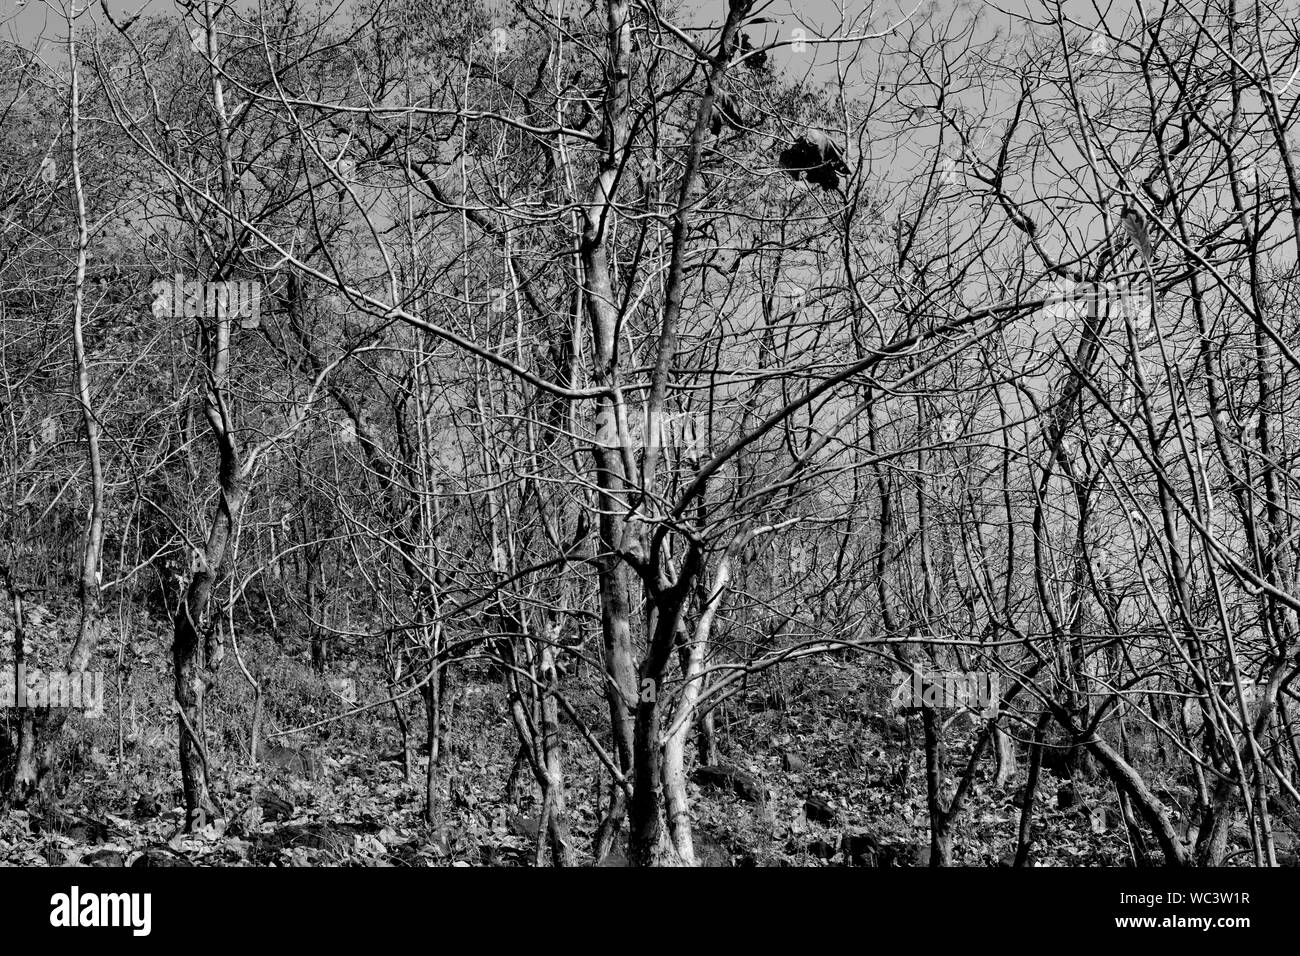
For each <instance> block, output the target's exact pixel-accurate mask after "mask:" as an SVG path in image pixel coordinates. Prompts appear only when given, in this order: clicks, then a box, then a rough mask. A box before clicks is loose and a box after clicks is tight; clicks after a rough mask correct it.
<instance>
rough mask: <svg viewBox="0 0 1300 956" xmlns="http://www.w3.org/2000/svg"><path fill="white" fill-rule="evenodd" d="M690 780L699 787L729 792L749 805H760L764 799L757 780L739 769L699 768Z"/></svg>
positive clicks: (722, 766) (720, 765)
mask: <svg viewBox="0 0 1300 956" xmlns="http://www.w3.org/2000/svg"><path fill="white" fill-rule="evenodd" d="M692 779H694V780H695V782H696V783H698V784H699V785H700V786H709V787H716V788H718V789H719V790H729V791H731V792H732V793H734V794H736V796H738V797H740V798H741V799H742V800H748V801H750V802H751V803H762V802H764V799H765V797H766V794H765V793H764V792H763V787H762V786H761V785H760V784H759V782H758V780H757V779H755V777H754V776H753V775H752V774H748V773H746V772H745V771H743V770H741V769H740V768H739V767H728V766H726V765H724V764H717V765H714V766H710V767H700V768H698V769H697V770H696V771H695V773H694V775H693V778H692Z"/></svg>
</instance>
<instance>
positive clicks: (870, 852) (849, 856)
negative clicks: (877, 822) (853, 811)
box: [840, 833, 880, 866]
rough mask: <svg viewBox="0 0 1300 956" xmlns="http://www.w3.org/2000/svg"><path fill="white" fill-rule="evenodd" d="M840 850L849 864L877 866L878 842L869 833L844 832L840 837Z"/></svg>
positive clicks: (878, 856) (878, 855)
mask: <svg viewBox="0 0 1300 956" xmlns="http://www.w3.org/2000/svg"><path fill="white" fill-rule="evenodd" d="M840 852H842V853H843V854H844V862H845V863H847V864H848V865H849V866H878V865H879V858H880V843H879V841H877V840H876V838H875V836H873V835H872V834H870V833H845V834H843V835H842V836H841V837H840Z"/></svg>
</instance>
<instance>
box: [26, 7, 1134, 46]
mask: <svg viewBox="0 0 1300 956" xmlns="http://www.w3.org/2000/svg"><path fill="white" fill-rule="evenodd" d="M68 2H69V0H0V37H3V38H4V39H6V40H9V41H11V42H16V43H19V44H22V45H23V46H28V45H30V44H32V43H33V41H34V40H36V39H37V38H38V37H42V36H44V37H46V38H47V40H50V41H53V42H59V39H60V38H61V37H62V36H63V34H64V29H65V28H64V27H63V20H64V12H63V11H64V9H65V8H66V4H67V3H68ZM104 2H106V3H107V5H108V8H109V10H110V12H111V13H112V15H113V17H114V18H115V19H118V20H122V19H123V18H127V17H130V16H133V15H135V14H136V13H141V12H143V13H146V14H150V15H155V14H164V15H171V16H180V14H181V11H182V9H183V7H182V5H181V4H180V3H178V2H177V0H104ZM335 2H338V3H340V4H341V5H342V6H344V7H346V6H347V5H348V4H349V3H350V0H335ZM430 2H432V0H430ZM500 2H501V4H502V6H504V7H507V8H508V7H509V6H510V4H509V3H508V0H500ZM566 2H570V0H566ZM579 2H583V0H579ZM980 2H981V3H982V5H983V6H984V7H985V15H986V18H987V19H986V20H985V23H984V25H983V26H982V27H981V29H982V30H986V31H991V30H992V29H993V28H994V27H995V26H997V25H1003V26H1007V25H1010V24H1012V23H1013V14H1016V15H1018V14H1023V13H1026V12H1028V9H1030V8H1039V7H1040V3H1039V2H1038V0H1006V2H993V0H980ZM1135 2H1137V0H1120V2H1117V3H1111V4H1110V5H1109V7H1110V9H1111V10H1112V15H1126V14H1128V13H1129V12H1131V9H1132V6H1133V4H1134V3H1135ZM1147 2H1152V0H1147ZM100 3H101V0H89V2H87V0H79V2H78V3H77V6H78V9H82V10H86V13H85V14H84V16H86V17H89V18H90V19H91V20H92V21H97V22H102V21H103V15H102V13H101V11H100ZM239 5H240V6H243V5H244V4H239ZM250 5H251V4H250ZM955 6H956V4H955V3H953V2H951V0H947V2H944V0H939V2H935V0H921V2H916V0H901V2H900V0H880V2H876V3H868V2H867V0H768V2H766V3H764V2H763V0H759V3H758V4H757V6H756V8H755V9H756V13H757V15H761V16H765V17H768V18H772V19H775V20H778V21H779V22H780V26H778V25H776V24H772V25H769V26H768V27H767V28H765V29H766V30H769V31H772V30H779V29H781V28H784V29H787V30H794V29H796V28H800V27H801V26H802V27H803V28H805V29H806V28H809V27H811V28H813V29H816V28H818V27H821V28H823V29H827V28H830V27H833V26H834V25H835V24H838V23H840V22H842V20H846V19H847V20H850V21H855V20H859V19H861V18H863V17H864V16H865V17H866V18H867V21H868V22H869V23H871V24H872V25H873V26H875V25H879V24H881V23H886V22H891V21H895V20H898V19H900V18H901V17H902V16H903V15H904V14H905V13H913V16H914V17H927V16H928V17H935V16H941V17H945V18H946V17H947V16H948V15H949V14H950V13H951V11H952V9H953V8H954V7H955ZM1063 6H1064V8H1065V9H1066V11H1067V12H1068V13H1069V14H1071V15H1072V16H1075V17H1077V18H1078V19H1080V20H1082V21H1084V22H1095V20H1096V19H1097V14H1096V12H1095V8H1094V5H1093V3H1092V0H1066V2H1065V3H1064V4H1063ZM1101 6H1103V7H1105V6H1106V4H1101ZM686 7H687V9H688V10H689V11H691V13H690V14H689V16H690V20H689V24H688V25H695V26H699V27H705V26H707V25H709V24H716V23H720V22H721V19H722V17H723V16H725V13H726V3H725V0H686ZM87 8H89V9H87ZM913 11H915V12H913ZM83 22H84V21H83ZM812 35H814V36H815V35H816V34H815V33H814V34H812ZM975 38H976V39H978V38H979V37H978V36H977V37H975Z"/></svg>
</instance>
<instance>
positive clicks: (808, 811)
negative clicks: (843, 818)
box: [803, 797, 840, 827]
mask: <svg viewBox="0 0 1300 956" xmlns="http://www.w3.org/2000/svg"><path fill="white" fill-rule="evenodd" d="M803 812H804V816H806V817H807V818H808V819H809V820H810V821H811V822H813V823H823V824H825V825H826V826H828V827H830V826H834V825H835V824H836V822H837V821H838V820H839V818H840V813H839V811H838V810H837V809H836V808H835V806H834V804H832V803H831V802H830V801H829V800H823V799H822V798H821V797H809V798H808V799H807V800H805V801H804V804H803Z"/></svg>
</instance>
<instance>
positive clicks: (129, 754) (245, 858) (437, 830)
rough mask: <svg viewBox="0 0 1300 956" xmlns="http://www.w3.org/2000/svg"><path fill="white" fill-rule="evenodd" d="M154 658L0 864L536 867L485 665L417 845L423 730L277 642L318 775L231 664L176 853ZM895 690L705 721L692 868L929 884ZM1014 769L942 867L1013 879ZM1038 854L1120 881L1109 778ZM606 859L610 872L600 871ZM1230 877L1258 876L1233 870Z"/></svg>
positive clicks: (155, 628)
mask: <svg viewBox="0 0 1300 956" xmlns="http://www.w3.org/2000/svg"><path fill="white" fill-rule="evenodd" d="M58 617H59V615H58V614H57V613H53V612H49V611H48V610H46V611H45V612H44V613H42V612H41V611H40V610H37V611H36V613H35V614H34V615H32V618H34V620H35V626H34V628H33V631H34V636H33V644H34V645H35V646H34V648H33V650H34V651H37V652H39V650H40V649H41V648H40V645H41V644H42V643H43V640H42V631H43V630H44V631H45V632H46V633H45V634H44V637H45V638H46V639H49V640H52V639H53V637H54V632H56V631H57V630H59V626H58V625H59V622H58ZM0 630H3V622H0ZM4 637H5V635H3V634H0V639H3V638H4ZM166 637H167V635H166V633H165V628H164V627H163V626H162V625H159V624H157V623H153V624H148V623H147V622H146V626H145V627H143V628H142V627H140V626H139V625H137V626H136V627H135V628H133V638H132V640H131V641H129V642H128V643H127V644H126V645H124V646H123V647H122V654H121V656H120V657H119V660H120V662H121V666H122V667H123V670H124V672H125V673H126V678H125V680H124V681H123V688H124V689H123V690H122V692H121V695H120V696H119V694H118V693H117V689H116V681H115V678H114V677H113V676H112V675H107V676H106V681H107V684H108V689H107V693H106V700H105V705H104V711H105V716H104V719H102V720H94V721H92V720H83V719H81V718H76V719H74V720H73V721H72V722H70V727H69V730H68V732H67V734H66V740H65V741H64V744H63V746H62V748H61V750H60V760H59V765H58V768H57V773H56V778H55V781H54V783H55V786H54V788H53V789H54V790H56V791H58V792H60V793H61V796H60V797H59V798H57V799H41V800H38V801H35V802H33V803H32V804H30V805H29V806H28V807H27V808H26V809H23V810H17V809H10V810H7V811H0V863H5V864H11V865H24V866H31V865H37V866H40V865H47V864H48V865H96V866H130V865H137V866H150V865H152V866H160V865H161V866H167V865H176V866H186V865H202V866H248V865H287V866H322V865H359V866H480V865H531V863H532V861H533V859H534V856H535V853H536V830H537V825H538V824H537V821H538V794H537V788H535V787H533V786H530V784H531V778H530V777H529V774H528V771H527V768H524V770H523V771H522V773H521V774H520V780H521V781H522V784H521V785H515V786H511V787H510V791H511V792H509V793H508V792H507V784H508V781H509V778H510V776H511V770H512V767H513V765H514V760H515V755H516V753H517V750H518V742H517V739H516V737H515V735H514V732H513V730H512V728H511V726H510V725H509V724H508V722H507V721H506V720H505V719H503V715H505V714H507V713H508V706H507V700H506V692H505V689H504V687H503V685H502V682H501V680H500V679H492V678H490V677H489V675H488V674H487V672H486V671H485V670H484V669H483V668H482V667H481V666H477V665H462V666H458V667H457V668H456V669H455V671H454V674H455V678H454V683H453V687H454V694H455V697H454V700H455V706H454V709H453V711H452V717H451V725H450V728H449V731H448V734H447V739H446V744H447V747H446V754H445V760H444V762H443V766H442V767H441V768H440V771H439V785H440V786H439V789H440V793H441V801H440V811H441V817H442V823H441V825H440V826H438V827H430V826H428V825H426V824H425V823H424V821H423V811H424V775H425V768H426V765H427V758H426V757H423V756H421V755H420V754H419V753H418V749H417V748H416V746H415V742H416V741H417V740H419V739H422V737H423V721H422V719H421V718H419V714H420V713H421V709H420V708H419V707H418V706H412V707H411V708H410V713H411V715H412V716H413V717H415V718H416V719H415V720H414V721H413V733H412V766H411V767H410V772H409V774H406V773H404V772H403V767H402V761H401V758H400V753H401V747H400V738H399V736H398V732H397V730H396V721H395V719H394V714H393V709H392V707H391V706H388V707H384V708H376V709H372V710H369V711H367V712H365V713H362V714H359V715H355V716H347V717H338V715H341V714H344V713H345V712H346V711H348V710H349V709H350V707H349V705H348V704H347V703H345V702H344V701H342V700H340V699H339V698H338V696H337V694H334V693H332V692H331V688H330V685H329V683H328V681H326V680H324V679H322V678H321V677H319V676H317V675H315V674H314V673H313V672H312V671H311V670H310V669H309V668H308V667H307V666H306V664H305V662H304V661H303V660H302V659H301V657H302V654H301V652H300V651H294V650H293V649H289V651H290V652H289V653H286V652H285V651H286V648H284V647H281V646H278V645H275V644H273V643H271V642H269V641H265V642H262V644H264V645H265V646H259V644H258V642H256V641H253V640H248V641H244V642H241V643H242V644H243V645H246V646H241V651H242V653H243V655H244V657H245V660H251V659H257V660H271V659H276V660H277V663H276V664H275V666H272V667H268V668H267V669H266V670H265V671H264V672H263V673H262V681H263V687H264V700H265V702H266V704H265V715H264V726H265V727H266V730H267V732H274V731H282V730H286V729H289V728H293V727H301V726H304V725H307V724H313V723H316V722H318V721H322V720H326V719H327V718H331V717H337V718H338V719H333V720H329V721H328V722H327V723H325V724H324V726H323V727H321V728H318V729H317V730H316V731H314V732H313V733H312V734H310V735H308V734H302V735H298V736H296V737H291V738H279V739H277V743H279V744H286V745H289V746H292V747H295V748H301V750H299V751H298V752H299V753H302V754H304V755H310V759H304V760H302V761H298V760H283V759H282V760H280V761H278V764H279V765H278V766H277V765H276V763H275V762H262V763H258V764H254V763H253V762H252V761H251V760H250V759H249V756H248V740H249V731H250V726H249V723H250V716H251V714H252V710H253V708H252V694H251V689H250V687H249V686H248V684H247V683H246V681H245V680H244V678H243V677H242V675H241V674H240V672H239V670H238V668H237V666H236V665H235V663H234V661H233V660H231V661H228V662H227V666H226V667H225V668H224V670H223V673H222V681H221V684H220V687H219V689H218V690H217V691H216V692H215V693H214V694H213V695H212V696H211V697H210V699H209V724H208V728H207V729H208V739H209V748H210V753H211V756H212V760H213V763H214V769H213V773H212V785H213V789H214V793H215V795H216V797H217V799H218V800H219V801H220V804H221V809H222V811H223V813H222V816H221V817H220V819H218V820H216V821H214V822H213V823H211V824H209V825H208V826H206V827H204V828H203V829H202V830H200V831H199V832H196V833H191V834H184V833H181V832H180V831H181V824H182V822H183V801H182V795H181V789H180V778H179V772H178V770H177V767H176V730H175V725H174V722H173V720H172V719H171V718H170V714H171V707H170V696H169V695H170V669H169V667H168V656H167V653H166ZM110 646H111V645H110ZM228 656H232V655H229V652H228ZM110 663H112V662H111V661H110ZM2 665H3V660H0V666H2ZM351 673H352V676H353V680H354V681H355V684H356V686H357V687H358V688H359V697H360V702H361V703H362V704H364V703H365V702H366V701H367V700H368V699H369V700H378V699H382V698H384V697H385V696H387V695H386V691H385V688H384V683H383V681H382V680H381V679H379V675H378V673H377V669H375V673H370V674H367V672H366V669H365V668H361V669H359V670H358V669H353V670H352V672H351ZM368 678H373V682H372V683H369V684H368V683H367V679H368ZM892 679H893V675H892V674H891V673H890V672H889V671H888V669H882V668H880V667H879V666H877V665H872V664H868V663H866V662H863V661H861V660H852V661H842V662H841V661H823V662H819V663H804V664H800V665H798V666H797V667H795V666H792V667H790V668H789V669H788V670H786V671H785V672H784V673H783V674H782V675H781V678H780V681H779V683H778V682H777V681H774V680H770V679H765V680H763V681H761V682H758V683H756V684H754V685H753V686H752V687H751V688H750V689H749V690H748V692H747V693H745V694H744V695H742V696H741V697H739V698H737V699H733V700H732V701H731V702H730V703H729V704H728V705H727V706H726V707H725V708H723V709H722V710H721V711H720V712H719V713H718V715H717V734H718V745H719V751H720V759H719V761H718V766H717V767H714V768H706V769H701V768H698V767H694V768H692V769H693V773H692V781H691V783H690V796H691V805H692V808H693V812H694V815H695V818H694V834H695V845H696V853H697V857H698V858H699V859H700V861H701V863H703V864H707V865H713V866H835V865H848V864H853V863H859V864H861V863H868V864H875V865H894V866H918V865H925V864H926V863H927V862H928V857H929V837H928V817H927V812H926V794H925V779H924V752H923V750H922V740H921V733H920V726H919V719H917V718H915V717H912V718H908V717H905V716H902V715H899V714H897V713H894V712H891V709H890V706H889V702H888V696H889V693H890V690H891V689H892V684H891V680H892ZM598 687H599V682H598V681H597V680H596V679H595V677H594V675H590V674H587V675H584V674H582V673H581V672H579V673H577V674H574V675H570V676H569V677H568V678H566V681H565V684H564V687H563V689H564V691H565V693H566V694H568V695H569V696H570V700H572V701H573V702H574V704H575V707H576V708H577V709H578V711H579V712H580V714H581V715H582V717H583V719H584V720H585V721H589V725H590V726H600V725H601V717H602V714H603V707H604V704H603V701H602V700H601V699H600V697H599V694H598ZM367 688H369V691H370V692H369V693H367ZM977 730H978V728H977V727H976V726H975V722H974V721H973V720H971V719H966V718H963V717H961V716H957V717H955V718H954V719H953V720H951V721H950V722H949V726H948V728H947V730H946V731H945V741H946V743H947V745H948V748H949V754H948V766H949V774H950V775H951V774H953V773H956V772H959V771H960V770H961V769H963V768H964V767H965V765H966V762H967V760H968V759H969V755H970V748H971V746H972V745H973V742H974V739H975V736H976V733H977ZM1018 751H1019V759H1018V770H1017V773H1016V774H1015V775H1014V777H1013V778H1012V779H1011V780H1010V781H1009V782H1008V783H1007V784H1006V786H1005V787H995V786H994V785H993V784H994V780H993V777H994V767H993V762H992V760H991V759H986V760H985V761H983V762H982V764H981V767H980V769H979V770H978V771H977V774H978V775H977V779H976V783H975V786H974V789H973V792H972V795H971V798H970V799H969V801H968V803H967V805H966V809H965V812H963V814H962V815H961V818H960V821H959V823H958V825H957V828H956V831H955V834H954V840H953V846H954V862H955V863H957V864H959V865H966V866H999V865H1002V866H1005V865H1009V863H1010V861H1011V860H1012V859H1013V858H1014V854H1015V847H1016V833H1017V829H1018V826H1019V819H1020V812H1021V811H1020V804H1021V800H1022V794H1023V789H1024V782H1025V776H1026V768H1027V760H1026V759H1025V756H1024V752H1023V748H1018ZM280 753H281V756H283V755H284V754H285V753H286V752H285V751H281V752H280ZM719 767H721V768H722V769H719ZM1145 769H1147V771H1148V780H1149V782H1150V783H1151V784H1152V785H1153V786H1154V787H1156V788H1158V792H1159V795H1160V796H1161V797H1162V799H1164V800H1165V801H1166V802H1168V803H1170V804H1171V805H1173V806H1175V807H1178V808H1180V812H1183V813H1186V812H1187V810H1189V809H1190V807H1191V803H1192V798H1193V794H1192V791H1191V789H1190V787H1189V786H1187V783H1188V781H1187V780H1185V779H1184V780H1181V781H1178V780H1174V779H1172V777H1173V774H1172V772H1168V773H1165V772H1162V771H1161V770H1160V769H1159V768H1157V769H1154V770H1152V769H1151V768H1145ZM565 774H566V785H567V800H568V808H569V823H570V827H571V834H572V838H573V841H574V846H575V850H576V857H577V861H578V862H579V863H581V864H591V863H592V862H593V861H592V856H591V846H592V842H593V838H594V835H595V831H596V828H597V826H598V824H599V820H600V814H601V809H602V807H603V806H604V801H605V800H606V799H607V791H608V777H607V776H604V775H602V773H601V768H600V765H599V763H598V762H597V761H596V760H595V759H594V758H593V757H592V756H591V754H590V753H589V751H588V750H587V748H586V747H585V745H584V744H583V742H582V740H581V738H580V737H579V735H578V734H577V732H576V731H573V730H572V728H567V732H566V759H565ZM950 779H951V777H950ZM1275 826H1276V831H1275V839H1276V841H1277V845H1278V850H1279V855H1280V856H1281V857H1282V858H1283V859H1284V860H1285V861H1286V862H1288V863H1290V864H1292V865H1294V864H1296V863H1297V859H1296V853H1295V848H1296V846H1297V839H1296V833H1295V831H1294V830H1293V829H1291V828H1290V827H1289V826H1287V825H1286V823H1285V822H1284V821H1282V820H1278V821H1276V822H1275ZM1034 834H1035V842H1034V847H1033V852H1032V854H1031V858H1030V860H1031V865H1036V866H1096V865H1102V866H1125V865H1130V864H1131V850H1130V847H1129V844H1128V840H1127V835H1126V830H1125V828H1124V826H1123V825H1122V823H1121V822H1120V818H1119V811H1118V802H1117V798H1116V794H1115V792H1114V789H1113V787H1112V786H1111V785H1109V784H1108V783H1107V782H1106V781H1105V779H1104V778H1101V777H1098V778H1097V779H1095V780H1092V781H1085V780H1080V779H1075V780H1064V779H1061V778H1060V777H1058V776H1056V775H1054V774H1053V773H1051V772H1050V771H1048V770H1047V769H1046V768H1045V769H1044V770H1043V772H1042V776H1041V779H1040V783H1039V789H1038V798H1037V804H1036V809H1035V816H1034ZM1245 837H1246V834H1245V831H1244V829H1243V827H1242V826H1237V827H1235V828H1234V831H1233V836H1232V840H1233V842H1234V844H1236V845H1240V846H1245V845H1247V844H1246V841H1245ZM867 847H870V850H869V851H868V850H867ZM619 859H620V855H619V854H618V853H616V854H615V856H614V857H613V860H614V861H615V862H617V861H618V860H619ZM1238 862H1242V863H1248V862H1250V861H1249V860H1247V859H1246V858H1245V855H1243V856H1240V857H1238ZM607 865H608V861H607Z"/></svg>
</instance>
